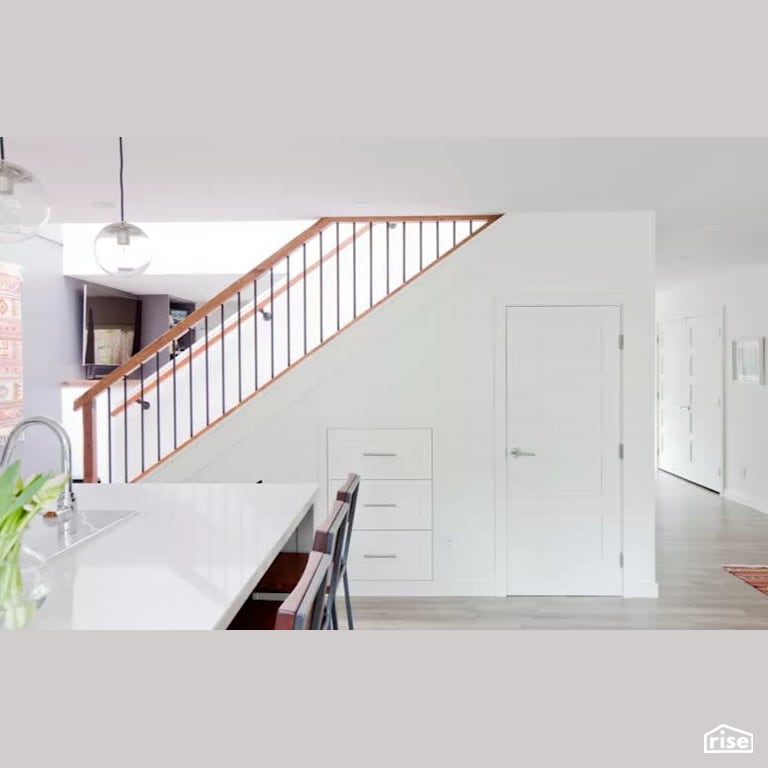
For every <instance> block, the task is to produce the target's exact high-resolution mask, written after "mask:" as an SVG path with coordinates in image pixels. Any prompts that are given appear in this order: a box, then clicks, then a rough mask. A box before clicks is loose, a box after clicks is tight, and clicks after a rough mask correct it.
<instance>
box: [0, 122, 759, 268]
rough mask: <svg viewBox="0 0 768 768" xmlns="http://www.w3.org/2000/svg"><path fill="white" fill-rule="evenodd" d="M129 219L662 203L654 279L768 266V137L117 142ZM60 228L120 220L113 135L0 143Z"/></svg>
mask: <svg viewBox="0 0 768 768" xmlns="http://www.w3.org/2000/svg"><path fill="white" fill-rule="evenodd" d="M124 141H125V186H126V218H128V219H132V220H135V221H145V222H150V221H226V220H230V221H231V220H255V219H262V220H278V219H304V218H314V217H319V216H322V215H331V216H332V215H344V214H347V215H366V214H368V213H370V214H371V215H374V214H380V215H390V214H409V213H410V214H418V213H491V212H509V211H516V210H517V211H541V210H606V211H608V210H610V211H613V210H638V209H652V210H655V211H657V214H658V218H657V223H658V242H657V252H658V261H659V274H660V280H661V282H662V283H663V282H671V281H675V280H677V279H680V278H681V276H684V275H689V274H690V273H691V271H692V270H694V269H711V268H718V267H721V266H723V265H726V264H730V263H750V262H757V261H768V215H766V214H768V139H763V138H755V139H749V138H748V139H721V138H712V139H706V138H697V139H672V138H671V139H663V138H661V139H640V138H638V139H599V138H596V139H546V138H541V139H518V138H514V139H512V138H487V139H484V138H477V139H474V138H472V139H450V138H442V139H334V140H330V139H301V140H299V139H296V138H293V139H285V140H282V141H275V140H271V141H259V140H250V139H248V138H247V137H237V136H235V137H207V138H148V137H140V138H138V137H137V138H131V137H126V138H125V140H124ZM6 156H7V158H8V159H9V160H11V161H16V162H18V163H20V164H22V165H24V166H26V167H28V168H30V169H32V170H34V172H35V173H37V175H38V176H39V177H40V178H41V179H42V180H43V181H44V183H45V184H46V187H47V188H48V192H49V196H50V199H51V204H52V220H55V221H57V222H100V221H103V222H108V221H111V220H113V219H115V218H116V217H117V207H116V205H117V202H118V186H117V172H118V155H117V140H116V138H104V137H100V138H13V137H7V138H6Z"/></svg>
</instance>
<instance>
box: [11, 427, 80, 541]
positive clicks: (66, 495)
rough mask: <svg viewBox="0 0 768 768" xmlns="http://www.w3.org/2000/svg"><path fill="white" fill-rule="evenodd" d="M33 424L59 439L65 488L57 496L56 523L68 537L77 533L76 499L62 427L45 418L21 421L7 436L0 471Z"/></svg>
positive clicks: (69, 452) (69, 444) (69, 450)
mask: <svg viewBox="0 0 768 768" xmlns="http://www.w3.org/2000/svg"><path fill="white" fill-rule="evenodd" d="M35 424H40V425H42V426H45V427H48V428H49V429H50V430H51V431H52V432H53V433H54V434H55V435H56V437H57V438H58V439H59V443H60V444H61V463H62V472H64V474H66V475H67V487H66V488H65V489H64V490H62V492H61V493H60V494H59V498H58V502H57V504H56V522H57V523H58V525H59V533H62V534H64V535H69V534H71V533H75V532H76V531H77V524H78V514H77V499H76V498H75V491H74V488H73V486H72V442H71V441H70V439H69V435H68V434H67V432H66V430H65V429H64V427H62V426H61V424H59V422H58V421H55V420H54V419H49V418H48V417H47V416H29V417H28V418H26V419H22V420H21V421H20V422H19V423H18V424H17V425H16V426H15V427H14V428H13V429H12V430H11V433H10V434H9V435H8V439H7V440H6V442H5V446H4V447H3V453H2V455H1V456H0V469H4V468H5V467H6V466H7V465H8V463H9V462H10V460H11V457H12V456H13V452H14V450H15V449H16V444H17V442H18V440H19V438H20V437H21V435H22V434H23V433H24V432H25V431H26V430H27V428H28V427H31V426H33V425H35Z"/></svg>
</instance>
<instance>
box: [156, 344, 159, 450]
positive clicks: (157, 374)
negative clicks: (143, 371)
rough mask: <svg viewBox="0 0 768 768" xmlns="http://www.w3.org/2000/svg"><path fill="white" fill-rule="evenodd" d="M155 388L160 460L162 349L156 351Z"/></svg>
mask: <svg viewBox="0 0 768 768" xmlns="http://www.w3.org/2000/svg"><path fill="white" fill-rule="evenodd" d="M155 388H156V389H157V398H156V399H157V460H158V461H160V350H158V351H157V352H155Z"/></svg>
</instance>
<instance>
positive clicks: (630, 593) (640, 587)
mask: <svg viewBox="0 0 768 768" xmlns="http://www.w3.org/2000/svg"><path fill="white" fill-rule="evenodd" d="M658 596H659V585H658V583H657V582H655V581H635V582H625V583H624V597H625V598H633V597H658Z"/></svg>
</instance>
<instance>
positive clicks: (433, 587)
mask: <svg viewBox="0 0 768 768" xmlns="http://www.w3.org/2000/svg"><path fill="white" fill-rule="evenodd" d="M349 591H350V593H351V595H352V597H493V596H494V595H495V592H494V590H493V584H492V583H491V582H477V581H468V582H462V581H456V582H437V581H350V582H349ZM336 599H337V600H338V599H339V593H338V592H337V593H336Z"/></svg>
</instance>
